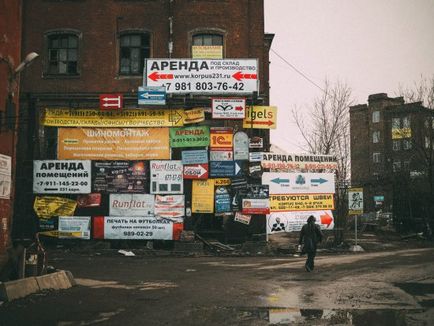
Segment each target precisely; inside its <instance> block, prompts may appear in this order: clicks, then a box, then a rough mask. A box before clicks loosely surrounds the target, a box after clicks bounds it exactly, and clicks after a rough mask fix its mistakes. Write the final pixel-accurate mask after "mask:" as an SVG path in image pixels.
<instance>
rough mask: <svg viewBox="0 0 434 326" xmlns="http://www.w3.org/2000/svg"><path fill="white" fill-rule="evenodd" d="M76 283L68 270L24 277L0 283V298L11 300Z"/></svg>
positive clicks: (68, 286) (60, 288)
mask: <svg viewBox="0 0 434 326" xmlns="http://www.w3.org/2000/svg"><path fill="white" fill-rule="evenodd" d="M75 285H77V283H76V282H75V280H74V276H73V275H72V273H71V272H69V271H59V272H55V273H51V274H47V275H42V276H34V277H26V278H23V279H20V280H16V281H9V282H4V283H0V300H2V301H12V300H15V299H19V298H23V297H25V296H28V295H30V294H33V293H37V292H40V291H44V290H64V289H69V288H71V287H73V286H75Z"/></svg>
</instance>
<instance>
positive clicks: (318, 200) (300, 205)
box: [270, 194, 335, 212]
mask: <svg viewBox="0 0 434 326" xmlns="http://www.w3.org/2000/svg"><path fill="white" fill-rule="evenodd" d="M334 207H335V205H334V200H333V194H288V195H287V194H285V195H270V212H291V211H314V210H322V209H334Z"/></svg>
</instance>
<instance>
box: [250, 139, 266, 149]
mask: <svg viewBox="0 0 434 326" xmlns="http://www.w3.org/2000/svg"><path fill="white" fill-rule="evenodd" d="M249 148H256V149H262V148H264V139H263V138H262V137H259V136H253V137H252V138H250V139H249Z"/></svg>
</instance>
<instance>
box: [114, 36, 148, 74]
mask: <svg viewBox="0 0 434 326" xmlns="http://www.w3.org/2000/svg"><path fill="white" fill-rule="evenodd" d="M150 52H151V50H150V35H149V34H148V33H128V34H123V35H121V37H120V64H119V73H120V74H121V75H141V74H142V73H143V66H144V63H145V58H149V57H150Z"/></svg>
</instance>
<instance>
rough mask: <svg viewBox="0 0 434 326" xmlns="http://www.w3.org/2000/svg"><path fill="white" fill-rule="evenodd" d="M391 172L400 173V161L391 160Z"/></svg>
mask: <svg viewBox="0 0 434 326" xmlns="http://www.w3.org/2000/svg"><path fill="white" fill-rule="evenodd" d="M392 170H393V172H398V171H401V161H400V160H393V163H392Z"/></svg>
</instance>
